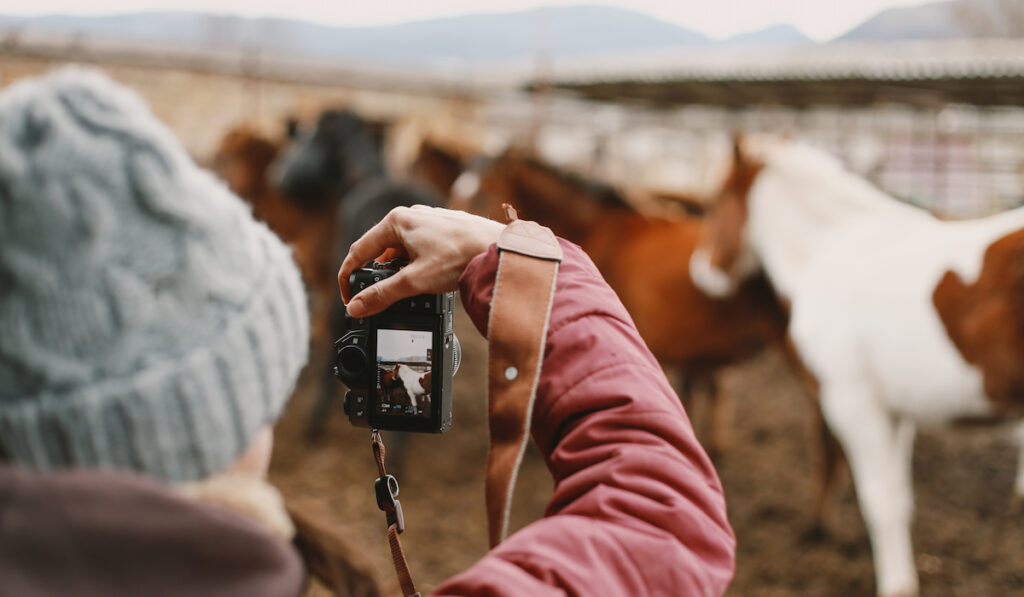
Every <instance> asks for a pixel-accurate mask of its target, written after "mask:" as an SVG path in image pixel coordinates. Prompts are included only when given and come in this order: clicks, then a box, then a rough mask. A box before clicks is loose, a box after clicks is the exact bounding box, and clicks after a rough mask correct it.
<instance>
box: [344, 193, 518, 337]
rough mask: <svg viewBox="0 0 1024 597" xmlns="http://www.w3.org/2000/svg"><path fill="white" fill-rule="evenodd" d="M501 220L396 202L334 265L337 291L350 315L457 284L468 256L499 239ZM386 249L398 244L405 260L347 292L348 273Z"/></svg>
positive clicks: (378, 309)
mask: <svg viewBox="0 0 1024 597" xmlns="http://www.w3.org/2000/svg"><path fill="white" fill-rule="evenodd" d="M504 229H505V225H504V224H500V223H498V222H495V221H493V220H488V219H485V218H481V217H479V216H474V215H471V214H468V213H465V212H461V211H452V210H448V209H443V208H440V207H427V206H425V205H415V206H413V207H396V208H395V209H393V210H391V212H390V213H388V215H387V216H385V218H384V219H383V220H381V221H380V222H379V223H378V224H377V225H376V226H374V227H373V228H371V229H370V230H369V231H367V233H366V234H364V235H363V236H362V238H360V239H359V240H357V241H356V242H354V243H352V246H351V247H349V250H348V255H347V256H346V257H345V261H344V262H343V263H342V264H341V269H340V270H339V271H338V286H339V287H340V288H341V296H342V298H343V299H344V300H345V303H346V304H347V306H348V312H349V315H351V316H352V317H368V316H370V315H376V314H377V313H380V312H381V311H383V310H384V309H386V308H387V307H388V306H390V305H391V304H393V303H395V302H396V301H399V300H401V299H403V298H407V297H410V296H415V295H417V294H441V293H444V292H451V291H453V290H456V288H457V283H458V280H459V276H460V275H461V274H462V270H464V269H465V268H466V265H468V264H469V262H470V260H472V259H473V257H476V256H477V255H479V254H480V253H483V252H484V251H486V250H487V247H489V246H491V244H493V243H495V242H497V241H498V237H499V236H500V235H501V232H502V230H504ZM386 249H398V250H400V251H402V252H404V253H405V254H406V255H407V256H408V257H409V265H407V266H405V267H404V268H402V269H401V270H399V272H398V273H397V274H395V275H393V276H391V277H389V278H385V279H384V280H381V281H380V282H377V283H376V284H374V285H373V286H370V287H368V288H366V289H365V290H363V291H361V292H360V293H359V294H357V295H356V296H354V297H353V296H351V290H350V289H349V286H348V278H349V276H350V275H351V274H352V272H354V271H355V270H357V269H359V268H361V267H363V265H364V264H365V263H366V262H367V261H370V260H371V259H374V258H376V257H378V256H379V255H380V254H381V253H383V252H384V251H385V250H386Z"/></svg>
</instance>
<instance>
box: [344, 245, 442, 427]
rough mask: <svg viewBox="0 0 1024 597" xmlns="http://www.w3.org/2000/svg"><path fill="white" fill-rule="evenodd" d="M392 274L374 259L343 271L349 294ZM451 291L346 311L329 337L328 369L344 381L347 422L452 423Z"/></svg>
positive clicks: (368, 424) (366, 424)
mask: <svg viewBox="0 0 1024 597" xmlns="http://www.w3.org/2000/svg"><path fill="white" fill-rule="evenodd" d="M397 272H398V270H397V269H395V268H394V267H392V266H391V264H379V263H376V262H374V263H373V264H372V266H370V267H365V268H362V269H360V270H356V271H355V272H353V273H352V275H351V276H350V277H349V286H350V288H351V289H352V292H353V294H355V293H358V292H360V291H362V290H364V289H366V288H367V287H369V286H372V285H373V284H376V283H377V282H380V281H381V280H384V279H386V278H388V277H390V276H392V275H394V274H396V273H397ZM454 308H455V293H454V292H449V293H445V294H421V295H419V296H414V297H410V298H407V299H402V300H400V301H398V302H396V303H395V304H393V305H391V306H390V307H388V309H387V310H386V311H384V312H382V313H379V314H377V315H373V316H371V317H366V318H361V319H356V318H353V317H350V316H349V315H348V314H347V313H346V314H345V333H344V334H343V335H342V337H341V338H339V339H337V340H336V341H335V343H334V350H335V366H334V374H335V375H336V376H337V377H338V378H339V379H341V381H342V382H343V383H344V384H345V385H346V386H348V388H349V389H348V392H346V393H345V414H347V415H348V418H349V421H350V422H351V423H352V424H353V425H357V426H360V427H371V428H373V429H381V430H391V431H416V432H421V433H443V432H445V431H447V430H448V429H449V428H450V427H451V424H452V378H453V376H454V375H455V372H456V370H457V369H458V367H459V360H460V358H461V352H460V348H459V340H458V338H456V336H455V333H454V328H453V321H452V320H453V313H454Z"/></svg>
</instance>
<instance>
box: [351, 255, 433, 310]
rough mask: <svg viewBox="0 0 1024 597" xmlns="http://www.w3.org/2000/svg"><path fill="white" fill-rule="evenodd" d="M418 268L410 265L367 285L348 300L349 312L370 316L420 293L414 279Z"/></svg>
mask: <svg viewBox="0 0 1024 597" xmlns="http://www.w3.org/2000/svg"><path fill="white" fill-rule="evenodd" d="M417 270H418V268H416V267H415V266H413V265H408V266H406V267H404V268H402V269H401V270H399V271H398V273H397V274H395V275H393V276H391V277H390V278H385V279H384V280H381V281H380V282H377V283H376V284H374V285H373V286H369V287H367V288H366V289H365V290H363V291H362V292H360V293H359V294H357V295H355V296H354V297H352V300H350V301H349V302H348V307H347V308H348V314H349V315H351V316H352V317H369V316H371V315H376V314H377V313H380V312H381V311H383V310H384V309H387V308H388V307H389V306H391V305H392V304H394V303H395V302H397V301H400V300H402V299H404V298H408V297H410V296H415V295H417V294H420V293H419V292H418V291H417V290H416V289H415V285H414V283H413V281H414V280H415V279H416V274H417Z"/></svg>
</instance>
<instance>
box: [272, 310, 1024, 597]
mask: <svg viewBox="0 0 1024 597" xmlns="http://www.w3.org/2000/svg"><path fill="white" fill-rule="evenodd" d="M456 331H457V333H458V334H459V337H460V339H461V340H462V345H463V347H464V359H463V365H462V370H461V371H460V372H459V374H458V376H457V381H456V386H455V425H454V428H453V429H452V431H450V432H449V433H447V434H445V435H443V436H424V435H412V436H410V437H409V439H408V442H407V444H406V446H405V457H404V458H403V462H402V468H401V470H400V472H399V473H398V475H399V480H400V481H401V496H400V499H401V502H402V505H403V507H404V510H405V516H406V521H407V526H408V530H407V531H406V533H405V534H404V535H402V541H403V544H404V546H405V549H406V553H407V554H408V556H409V561H410V566H411V568H412V572H413V575H414V578H415V579H416V581H417V583H418V587H417V588H419V589H420V590H421V591H423V592H424V594H425V593H426V592H428V591H429V590H431V589H432V588H433V587H435V586H436V585H437V584H438V583H439V582H440V581H442V580H443V579H445V578H447V577H448V576H450V575H452V574H454V573H456V572H458V571H460V570H463V569H465V568H466V567H468V566H470V565H471V564H472V563H473V562H474V561H476V560H477V559H478V558H480V556H482V555H483V554H484V553H485V551H486V547H487V532H486V520H485V514H484V507H483V470H484V462H485V460H486V449H487V444H486V441H487V440H486V410H485V396H484V387H485V376H484V367H485V362H486V361H485V358H486V357H485V350H486V345H485V344H484V342H483V340H482V339H480V337H479V336H478V335H477V334H476V332H475V330H474V329H473V328H472V324H470V323H469V320H468V318H466V317H465V315H464V314H462V313H461V312H460V314H459V318H458V320H457V325H456ZM321 359H322V357H321ZM322 366H323V361H322V360H321V362H320V363H313V364H311V366H310V368H309V369H310V370H309V371H307V375H305V376H304V379H303V380H302V382H301V383H300V386H299V388H298V390H297V391H296V395H295V397H294V399H293V400H292V402H291V403H290V405H289V407H288V411H287V412H286V415H285V417H284V418H283V419H282V421H281V423H280V425H279V427H278V442H277V448H276V452H275V458H274V463H273V470H272V480H273V481H274V482H275V483H276V484H277V485H278V486H279V487H281V488H282V490H283V492H284V493H285V495H286V497H287V498H288V499H289V500H291V501H293V502H301V503H302V504H303V505H304V507H306V508H308V509H310V510H312V511H315V512H316V513H318V514H320V515H322V516H324V517H326V518H329V519H330V520H331V521H332V522H333V523H335V524H336V525H337V526H338V528H339V529H340V530H341V531H343V532H344V533H345V534H346V536H347V537H348V539H349V541H350V542H352V543H353V544H356V545H360V546H362V549H363V550H364V552H365V553H366V555H367V556H368V557H369V558H370V559H371V560H372V562H373V564H374V565H375V566H376V568H377V570H378V572H379V577H380V580H381V583H382V585H383V586H385V587H386V591H387V594H389V595H392V594H393V595H397V594H398V591H397V585H396V583H395V582H394V572H393V570H392V568H391V564H390V555H389V551H388V548H387V542H386V539H385V536H384V528H383V525H384V522H383V515H382V514H381V513H380V512H379V511H378V510H377V508H376V504H375V502H374V497H373V479H374V478H375V476H376V471H375V469H374V464H373V461H372V456H371V453H370V446H369V432H368V431H367V430H364V429H356V428H353V427H351V426H350V425H349V424H348V422H347V420H345V418H344V416H343V415H341V414H340V406H339V410H338V411H337V412H336V414H335V415H334V416H332V417H331V418H330V420H329V421H328V424H327V432H326V434H325V437H324V439H323V440H322V441H320V442H319V443H316V444H309V443H308V442H306V441H304V440H303V438H302V429H303V426H304V425H305V419H306V417H307V416H308V413H309V410H310V408H311V405H312V402H313V397H314V394H315V392H316V388H317V386H318V383H319V379H318V377H317V376H316V375H313V374H312V373H315V371H316V370H319V368H320V367H322ZM724 387H725V389H726V391H728V392H729V393H730V395H731V396H732V398H733V406H734V408H733V412H734V424H733V426H732V430H733V442H732V447H731V448H730V450H729V451H728V452H726V453H725V454H724V455H723V456H722V457H720V458H718V462H717V464H718V470H719V474H720V475H721V477H722V481H723V483H724V485H725V491H726V496H727V499H728V503H729V517H730V519H731V521H732V524H733V526H734V528H735V530H736V534H737V536H738V539H739V553H738V561H737V569H736V578H735V581H734V582H733V584H732V586H731V588H730V590H729V593H728V595H731V596H765V597H776V596H789V595H800V596H829V597H842V596H869V595H873V591H874V577H873V569H872V565H871V552H870V546H869V544H868V539H867V534H866V531H865V528H864V525H863V523H862V521H861V518H860V513H859V511H858V509H857V504H856V500H855V497H854V495H853V488H852V484H850V483H849V482H846V483H844V485H843V487H842V490H841V491H840V495H839V499H838V500H837V501H836V503H835V507H834V508H833V511H832V514H831V517H830V520H829V524H828V529H827V533H826V535H825V537H824V538H815V537H813V536H811V534H810V533H809V532H808V531H809V526H810V523H811V519H810V506H811V487H812V472H813V466H814V464H815V462H816V458H817V456H816V455H815V454H813V453H811V451H810V445H811V443H810V440H809V438H810V427H809V418H810V417H809V416H808V414H807V411H808V408H807V402H806V398H805V397H804V395H803V394H802V392H801V389H800V387H799V385H798V383H797V381H796V380H795V378H793V376H792V375H791V374H790V373H789V371H788V370H787V368H786V366H785V365H784V363H783V361H782V360H781V358H779V357H778V355H775V354H771V353H765V354H762V355H761V356H759V357H757V358H755V359H753V360H751V361H749V362H747V363H745V364H742V365H740V366H737V367H735V368H734V369H732V370H730V371H728V372H727V373H726V374H725V379H724ZM337 389H338V390H339V399H340V391H341V387H340V385H339V386H338V388H337ZM703 410H704V409H703V407H702V404H701V402H700V401H698V402H697V403H696V404H694V405H693V407H692V408H691V411H692V413H693V415H692V416H693V417H694V419H695V420H696V422H697V423H698V429H700V424H701V422H702V419H703ZM396 447H397V446H396V445H395V441H394V440H393V439H392V440H391V442H390V444H389V448H390V456H391V458H390V459H391V460H394V452H395V451H396ZM1015 462H1016V450H1015V448H1014V447H1013V443H1012V441H1011V439H1010V437H1009V434H1008V433H1007V432H1006V431H1005V430H997V429H972V430H957V431H952V432H951V431H942V432H939V431H928V430H924V431H922V432H921V433H920V434H919V437H918V443H917V449H916V452H915V456H914V474H915V492H916V496H917V516H916V522H915V525H914V545H915V549H916V555H917V563H918V569H919V571H920V575H921V589H922V595H926V596H939V597H942V596H972V597H973V596H993V597H995V596H1001V595H1019V594H1024V524H1022V517H1024V513H1022V512H1024V511H1022V510H1018V509H1015V506H1014V504H1013V501H1012V499H1011V496H1012V486H1013V478H1014V465H1015ZM551 486H552V483H551V479H550V477H549V475H548V472H547V469H546V468H545V466H544V463H543V461H542V460H541V459H540V456H539V455H538V454H537V453H536V452H535V451H531V452H530V453H528V456H527V458H526V460H525V462H524V465H523V472H522V474H521V476H520V480H519V486H518V491H517V494H516V504H515V509H514V512H513V520H512V524H513V528H519V527H521V526H523V525H525V524H528V523H529V522H531V521H533V520H535V519H537V518H539V517H540V516H542V515H543V512H544V507H545V504H546V500H547V498H548V496H549V495H550V492H551ZM312 593H313V594H317V595H319V594H323V593H322V592H319V591H317V590H316V589H314V590H313V591H312Z"/></svg>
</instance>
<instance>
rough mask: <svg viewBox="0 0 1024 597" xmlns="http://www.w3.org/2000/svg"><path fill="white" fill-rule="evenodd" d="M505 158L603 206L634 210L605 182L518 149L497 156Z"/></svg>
mask: <svg viewBox="0 0 1024 597" xmlns="http://www.w3.org/2000/svg"><path fill="white" fill-rule="evenodd" d="M506 160H509V161H512V160H514V161H518V162H520V163H522V164H525V165H527V166H529V167H530V168H531V169H533V170H538V171H540V172H542V173H543V174H545V175H547V176H551V177H553V178H555V179H556V180H557V181H559V182H561V183H563V184H565V185H567V186H570V187H572V188H574V189H576V190H578V191H579V192H580V193H581V194H583V195H585V196H587V197H592V198H593V199H594V200H596V201H597V202H598V203H599V204H601V205H603V206H606V207H613V208H620V209H627V210H630V211H635V208H634V206H633V205H632V204H631V203H630V202H629V201H627V200H626V197H625V195H623V194H622V192H621V191H620V190H619V189H617V188H616V187H614V186H612V185H610V184H608V183H606V182H603V181H599V180H595V179H592V178H587V177H585V176H582V175H580V174H578V173H576V172H573V171H571V170H568V169H566V168H560V167H558V166H555V165H553V164H550V163H548V162H545V161H543V160H541V159H539V158H538V157H536V156H535V155H533V154H530V153H527V152H525V151H522V150H519V149H514V148H513V149H508V150H506V151H505V153H503V154H502V155H501V156H500V157H499V158H498V161H499V162H501V161H506Z"/></svg>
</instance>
